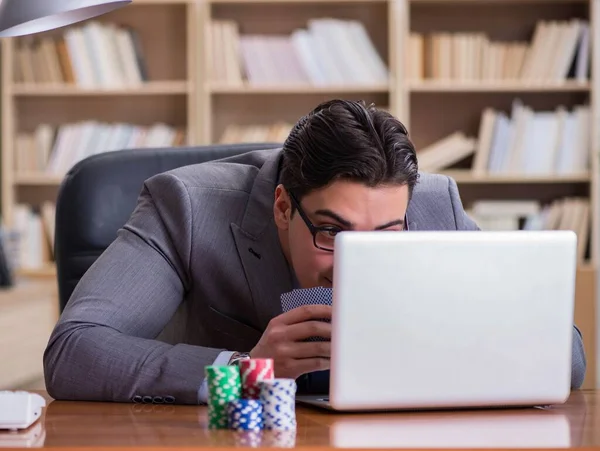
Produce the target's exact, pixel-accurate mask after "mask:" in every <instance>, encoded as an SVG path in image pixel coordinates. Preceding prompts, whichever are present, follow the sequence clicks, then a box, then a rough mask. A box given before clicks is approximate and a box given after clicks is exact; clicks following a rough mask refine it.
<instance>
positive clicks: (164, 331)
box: [44, 100, 585, 404]
mask: <svg viewBox="0 0 600 451" xmlns="http://www.w3.org/2000/svg"><path fill="white" fill-rule="evenodd" d="M406 229H409V230H415V229H417V230H477V226H476V225H475V223H474V222H473V221H472V220H471V219H470V218H469V217H467V215H466V214H465V211H464V210H463V207H462V205H461V200H460V197H459V193H458V190H457V187H456V183H455V182H454V181H453V180H452V179H450V178H448V177H445V176H441V175H430V174H429V175H428V174H419V172H418V168H417V158H416V153H415V149H414V147H413V145H412V143H411V141H410V140H409V138H408V134H407V131H406V130H405V128H404V126H403V125H402V124H401V123H400V122H399V121H398V120H397V119H395V118H394V117H392V116H391V115H389V114H388V113H386V112H384V111H381V110H377V109H376V108H374V107H366V106H365V105H364V104H363V103H360V102H351V101H341V100H335V101H331V102H326V103H324V104H322V105H320V106H318V107H317V108H316V109H315V110H314V111H312V112H311V113H310V114H308V115H307V116H305V117H303V118H302V119H300V121H299V122H298V123H297V124H296V126H295V127H294V129H293V130H292V132H291V133H290V135H289V137H288V139H287V140H286V142H285V143H284V145H283V149H282V150H281V151H273V150H269V151H257V152H250V153H248V154H245V155H242V156H237V157H231V158H228V159H226V160H222V161H216V162H209V163H203V164H200V165H194V166H188V167H184V168H179V169H176V170H173V171H169V172H167V173H163V174H160V175H157V176H154V177H152V178H150V179H149V180H147V181H146V182H145V184H144V186H143V189H142V192H141V194H140V197H139V200H138V204H137V207H136V209H135V211H134V212H133V214H132V216H131V217H130V219H129V221H128V222H127V224H126V225H125V226H124V227H123V228H122V229H121V230H120V231H119V233H118V237H117V239H116V240H115V241H114V242H113V243H112V244H111V245H110V246H109V248H108V249H107V250H106V251H105V252H104V253H103V254H102V255H101V256H100V258H98V260H97V261H96V262H95V263H94V265H93V266H92V267H91V268H90V269H89V270H88V271H87V273H86V274H85V276H84V277H83V278H82V279H81V281H80V283H79V284H78V286H77V287H76V289H75V291H74V292H73V294H72V296H71V299H70V300H69V303H68V305H67V306H66V308H65V310H64V312H63V314H62V316H61V318H60V320H59V322H58V324H57V325H56V328H55V329H54V331H53V333H52V336H51V337H50V341H49V343H48V347H47V349H46V351H45V354H44V367H45V378H46V386H47V389H48V392H49V394H50V395H51V396H53V397H54V398H56V399H70V400H104V401H122V402H131V401H134V402H135V401H143V402H175V403H182V404H196V403H203V402H206V396H207V393H206V384H205V381H204V367H205V366H206V365H210V364H234V363H235V362H237V361H239V359H244V358H248V357H270V358H273V359H274V361H275V373H276V376H278V377H292V378H298V380H299V381H301V380H302V378H304V377H306V375H318V374H321V375H323V374H326V373H324V372H323V371H326V370H328V368H329V355H330V347H329V342H328V341H327V340H325V341H323V342H314V341H306V340H305V339H306V338H308V337H311V336H315V335H316V336H321V337H324V338H330V334H331V326H330V324H329V323H327V322H323V321H318V320H320V319H328V318H331V309H330V307H328V306H312V307H302V308H298V309H295V310H292V311H290V312H286V313H284V314H282V309H281V303H280V295H281V294H282V293H284V292H287V291H290V290H292V289H293V288H294V287H303V288H306V287H315V286H326V287H331V286H332V285H333V283H334V281H333V275H332V274H333V267H332V266H333V253H332V249H333V240H334V237H335V235H336V234H337V233H339V232H340V231H342V230H396V231H398V232H399V233H400V232H401V231H403V230H406ZM399 295H401V292H399ZM532 358H534V356H532ZM584 374H585V357H584V351H583V346H582V341H581V336H580V333H579V331H578V330H577V328H576V327H575V326H574V329H573V366H572V387H573V388H577V387H579V386H580V385H581V383H582V381H583V378H584ZM309 388H310V387H309Z"/></svg>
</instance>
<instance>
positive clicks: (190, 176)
mask: <svg viewBox="0 0 600 451" xmlns="http://www.w3.org/2000/svg"><path fill="white" fill-rule="evenodd" d="M280 152H281V149H266V150H255V151H250V152H245V153H242V154H239V155H235V156H230V157H227V158H222V159H218V160H212V161H206V162H203V163H197V164H192V165H188V166H183V167H180V168H176V169H172V170H170V171H167V172H163V173H161V174H158V175H156V176H153V177H151V178H150V179H148V181H147V184H150V185H157V184H158V185H160V184H164V183H177V184H181V185H183V186H185V187H186V188H187V189H205V190H228V191H241V192H246V193H250V191H251V190H252V186H253V184H254V181H255V179H256V176H257V175H258V173H259V171H260V169H261V168H262V167H263V165H264V164H265V162H267V161H268V160H269V159H271V158H277V157H278V156H279V155H280Z"/></svg>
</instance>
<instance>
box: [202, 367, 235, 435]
mask: <svg viewBox="0 0 600 451" xmlns="http://www.w3.org/2000/svg"><path fill="white" fill-rule="evenodd" d="M204 372H205V376H206V380H207V386H208V427H209V428H210V429H227V428H228V418H229V416H228V412H227V405H228V403H229V402H231V401H235V400H237V399H239V398H240V396H241V391H242V384H241V379H240V372H239V369H238V368H237V367H235V366H212V365H211V366H207V367H206V368H205V370H204Z"/></svg>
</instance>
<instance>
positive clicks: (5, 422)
mask: <svg viewBox="0 0 600 451" xmlns="http://www.w3.org/2000/svg"><path fill="white" fill-rule="evenodd" d="M44 407H46V400H45V399H44V398H42V397H41V396H40V395H38V394H37V393H29V392H26V391H0V430H1V429H10V430H17V429H26V428H28V427H29V426H31V425H32V424H33V423H35V422H36V421H37V420H38V419H39V418H40V417H41V416H42V409H43V408H44Z"/></svg>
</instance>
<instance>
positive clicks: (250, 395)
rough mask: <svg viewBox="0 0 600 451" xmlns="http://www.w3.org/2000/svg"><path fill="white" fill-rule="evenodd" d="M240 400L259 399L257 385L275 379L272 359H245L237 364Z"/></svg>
mask: <svg viewBox="0 0 600 451" xmlns="http://www.w3.org/2000/svg"><path fill="white" fill-rule="evenodd" d="M239 366H240V378H241V381H242V398H244V399H260V386H259V383H260V382H262V381H265V380H272V379H273V378H274V377H275V367H274V364H273V359H247V360H241V361H240V362H239Z"/></svg>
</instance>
